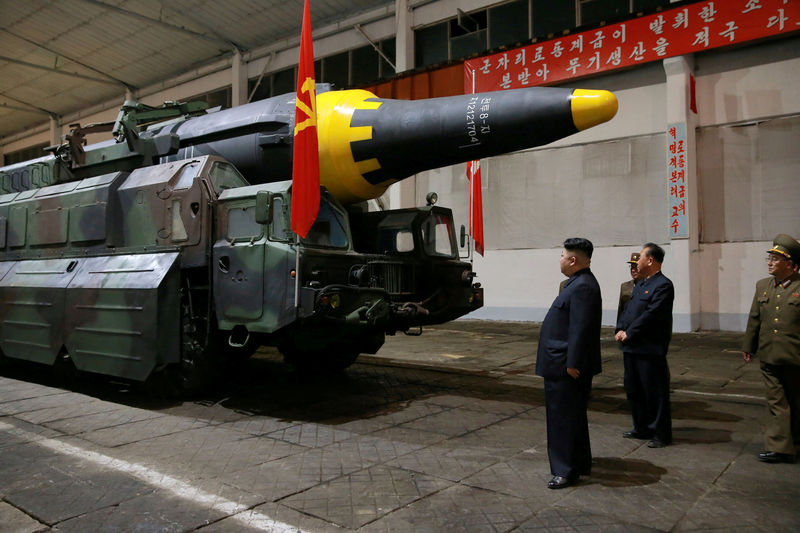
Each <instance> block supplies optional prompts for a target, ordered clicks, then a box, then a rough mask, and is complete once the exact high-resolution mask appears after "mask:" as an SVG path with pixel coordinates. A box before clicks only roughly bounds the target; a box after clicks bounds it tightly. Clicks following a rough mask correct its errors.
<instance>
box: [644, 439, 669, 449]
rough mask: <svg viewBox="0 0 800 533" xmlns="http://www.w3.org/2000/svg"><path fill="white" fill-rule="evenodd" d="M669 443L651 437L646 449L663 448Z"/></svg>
mask: <svg viewBox="0 0 800 533" xmlns="http://www.w3.org/2000/svg"><path fill="white" fill-rule="evenodd" d="M669 444H670V443H669V442H667V441H663V440H661V439H659V438H658V437H653V438H652V439H650V442H648V443H647V447H648V448H663V447H664V446H669Z"/></svg>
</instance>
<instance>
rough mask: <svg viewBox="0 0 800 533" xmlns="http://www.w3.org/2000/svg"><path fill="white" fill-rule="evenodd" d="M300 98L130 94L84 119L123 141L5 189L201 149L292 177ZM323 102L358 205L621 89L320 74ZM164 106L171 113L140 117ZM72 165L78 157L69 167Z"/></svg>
mask: <svg viewBox="0 0 800 533" xmlns="http://www.w3.org/2000/svg"><path fill="white" fill-rule="evenodd" d="M295 99H296V96H295V94H294V93H291V94H285V95H281V96H276V97H273V98H268V99H265V100H260V101H257V102H252V103H249V104H245V105H241V106H237V107H234V108H232V109H226V110H222V111H216V112H212V113H207V114H202V115H199V116H191V115H190V114H187V115H184V116H179V117H178V118H175V117H176V114H178V115H180V114H181V113H183V109H184V108H183V107H182V106H185V104H180V103H167V104H165V106H162V108H158V109H156V108H149V107H147V106H138V107H137V104H136V103H135V102H126V104H125V106H123V109H122V111H121V113H120V118H119V119H118V120H117V122H115V123H108V124H106V125H90V126H87V127H86V128H84V131H91V130H93V128H96V127H98V126H106V127H107V128H108V130H109V131H111V128H112V126H113V131H114V132H117V133H118V135H117V139H118V142H117V143H116V144H114V143H113V141H107V142H103V143H98V144H95V145H91V146H88V147H86V149H85V156H84V155H81V156H80V157H66V158H65V157H63V155H62V156H58V159H56V158H54V156H48V157H45V158H40V159H36V160H32V161H28V162H24V163H18V164H16V165H10V166H8V167H4V168H0V193H2V192H12V191H18V190H25V189H28V188H31V187H33V186H43V185H47V184H52V183H56V182H61V181H68V180H74V179H84V178H88V177H92V176H99V175H101V174H104V173H108V172H111V171H117V170H128V171H130V170H133V169H134V168H139V167H141V166H147V165H151V164H155V163H165V162H168V161H176V160H182V159H187V158H191V157H198V156H202V155H219V156H222V157H224V158H225V159H227V160H228V161H230V162H231V163H232V164H233V165H234V166H235V167H236V168H237V169H238V170H239V171H240V172H241V173H242V174H243V175H244V177H245V178H247V180H248V181H249V182H250V183H253V184H258V183H266V182H272V181H282V180H288V179H291V177H292V176H291V169H292V140H293V130H294V114H295ZM316 111H317V134H318V139H319V158H320V183H321V184H322V185H324V186H325V187H326V188H327V189H328V191H330V193H331V194H333V196H335V197H336V198H337V199H338V200H339V201H341V202H342V203H344V204H349V203H357V202H361V201H364V200H369V199H371V198H377V197H379V196H380V195H381V194H383V193H384V192H385V191H386V189H387V188H388V187H389V185H391V184H392V183H395V182H397V181H399V180H402V179H405V178H408V177H409V176H412V175H414V174H416V173H418V172H422V171H424V170H430V169H434V168H439V167H443V166H448V165H454V164H457V163H463V162H466V161H470V160H473V159H481V158H485V157H491V156H496V155H500V154H505V153H509V152H514V151H517V150H524V149H527V148H533V147H536V146H541V145H544V144H548V143H550V142H553V141H555V140H557V139H561V138H563V137H566V136H568V135H572V134H573V133H577V132H578V131H581V130H585V129H587V128H590V127H592V126H595V125H597V124H601V123H603V122H606V121H608V120H610V119H611V118H612V117H613V116H614V115H615V114H616V112H617V99H616V97H615V96H614V95H613V94H612V93H610V92H608V91H592V90H583V89H574V90H573V89H563V88H552V87H531V88H525V89H514V90H509V91H495V92H486V93H477V94H468V95H460V96H449V97H444V98H430V99H426V100H392V99H384V98H378V97H376V96H375V95H374V94H372V93H370V92H368V91H365V90H360V89H354V90H345V91H331V90H329V86H328V85H326V84H320V85H318V86H317V99H316ZM159 113H160V114H162V115H163V116H164V117H165V120H167V121H166V122H161V123H156V124H154V125H150V126H148V127H145V126H141V127H139V126H137V124H141V123H145V122H146V121H147V120H145V119H150V117H153V116H158V114H159ZM126 128H127V129H126ZM139 129H141V130H142V131H138V130H139ZM134 130H135V131H134ZM119 132H122V133H123V134H119ZM72 138H73V142H72V145H70V144H69V143H65V145H62V146H61V147H54V148H60V149H61V150H60V152H59V153H61V154H65V153H73V154H78V155H80V152H83V148H81V147H80V145H79V143H78V144H76V142H75V139H81V138H82V136H81V135H79V134H76V135H73V136H72ZM123 140H125V141H126V142H125V143H122V142H121V141H123ZM57 152H58V151H57ZM64 164H69V165H71V166H70V167H69V168H68V169H67V170H66V171H62V170H61V169H60V167H61V166H63V165H64ZM29 174H30V175H31V176H37V175H38V176H41V178H36V179H33V178H27V177H26V176H28V175H29ZM26 180H27V181H26ZM6 185H8V186H6Z"/></svg>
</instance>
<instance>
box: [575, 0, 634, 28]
mask: <svg viewBox="0 0 800 533" xmlns="http://www.w3.org/2000/svg"><path fill="white" fill-rule="evenodd" d="M578 7H579V8H580V24H579V25H580V26H587V25H594V24H599V23H601V22H605V21H608V20H616V19H618V18H620V17H624V16H627V15H628V13H629V12H630V1H629V0H578Z"/></svg>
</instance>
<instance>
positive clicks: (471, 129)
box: [466, 96, 481, 144]
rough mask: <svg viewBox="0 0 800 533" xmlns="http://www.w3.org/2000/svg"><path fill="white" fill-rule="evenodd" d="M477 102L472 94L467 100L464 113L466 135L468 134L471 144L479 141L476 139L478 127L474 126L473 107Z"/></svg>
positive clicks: (476, 98)
mask: <svg viewBox="0 0 800 533" xmlns="http://www.w3.org/2000/svg"><path fill="white" fill-rule="evenodd" d="M477 103H478V97H477V96H473V97H472V98H470V99H469V101H468V102H467V113H466V118H467V123H466V126H467V135H468V136H469V142H470V143H472V144H474V143H480V142H481V141H480V139H478V129H477V127H476V126H475V107H476V106H477Z"/></svg>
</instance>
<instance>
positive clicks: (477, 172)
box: [467, 160, 483, 255]
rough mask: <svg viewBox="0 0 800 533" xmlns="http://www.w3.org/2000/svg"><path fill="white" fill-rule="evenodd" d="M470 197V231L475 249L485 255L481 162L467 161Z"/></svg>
mask: <svg viewBox="0 0 800 533" xmlns="http://www.w3.org/2000/svg"><path fill="white" fill-rule="evenodd" d="M467 178H468V179H469V197H470V216H469V219H470V231H471V233H472V238H473V240H474V241H475V251H476V252H478V253H479V254H481V255H483V196H482V195H481V162H480V161H478V160H475V161H467Z"/></svg>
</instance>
